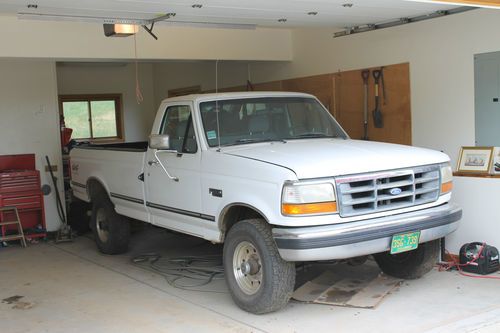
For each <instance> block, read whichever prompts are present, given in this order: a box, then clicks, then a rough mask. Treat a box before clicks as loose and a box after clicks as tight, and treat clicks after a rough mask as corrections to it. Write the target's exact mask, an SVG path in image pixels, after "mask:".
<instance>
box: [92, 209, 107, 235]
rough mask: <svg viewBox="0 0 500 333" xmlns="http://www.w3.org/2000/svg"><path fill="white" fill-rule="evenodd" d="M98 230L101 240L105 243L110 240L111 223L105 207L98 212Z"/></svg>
mask: <svg viewBox="0 0 500 333" xmlns="http://www.w3.org/2000/svg"><path fill="white" fill-rule="evenodd" d="M95 227H96V230H97V236H98V237H99V239H100V240H101V242H103V243H105V242H107V241H108V236H109V225H108V220H107V218H106V213H105V212H104V209H103V208H100V209H99V210H98V211H97V214H96V226H95Z"/></svg>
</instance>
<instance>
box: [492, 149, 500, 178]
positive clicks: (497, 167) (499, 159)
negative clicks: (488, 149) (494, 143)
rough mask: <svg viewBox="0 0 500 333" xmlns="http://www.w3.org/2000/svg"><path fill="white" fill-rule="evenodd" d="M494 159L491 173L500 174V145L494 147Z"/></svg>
mask: <svg viewBox="0 0 500 333" xmlns="http://www.w3.org/2000/svg"><path fill="white" fill-rule="evenodd" d="M492 159H493V161H492V162H491V170H490V173H491V174H492V175H498V174H500V147H495V148H493V158H492Z"/></svg>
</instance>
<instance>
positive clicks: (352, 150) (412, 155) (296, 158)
mask: <svg viewBox="0 0 500 333" xmlns="http://www.w3.org/2000/svg"><path fill="white" fill-rule="evenodd" d="M222 152H223V153H224V154H229V155H233V156H239V157H243V158H249V159H253V160H258V161H262V162H266V163H270V164H274V165H279V166H282V167H285V168H288V169H290V170H292V171H293V172H294V173H295V174H296V175H297V177H298V178H299V179H310V178H321V177H332V176H341V175H349V174H356V173H365V172H373V171H382V170H392V169H401V168H407V167H413V166H418V165H427V164H434V163H443V162H448V161H449V157H448V156H447V155H445V154H443V153H440V152H438V151H434V150H430V149H425V148H417V147H411V146H403V145H396V144H389V143H381V142H373V141H360V140H343V139H307V140H290V141H287V142H286V143H283V142H271V143H256V144H247V145H240V146H233V147H226V148H223V149H222Z"/></svg>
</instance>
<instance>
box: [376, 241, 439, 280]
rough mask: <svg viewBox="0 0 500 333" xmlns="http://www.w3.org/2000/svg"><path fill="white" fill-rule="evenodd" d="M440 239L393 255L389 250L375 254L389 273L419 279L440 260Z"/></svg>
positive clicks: (386, 272) (379, 262) (381, 266)
mask: <svg viewBox="0 0 500 333" xmlns="http://www.w3.org/2000/svg"><path fill="white" fill-rule="evenodd" d="M439 251H440V243H439V239H436V240H433V241H430V242H426V243H422V244H419V246H418V248H417V249H416V250H413V251H408V252H403V253H399V254H393V255H391V254H390V253H389V252H383V253H378V254H374V255H373V257H374V258H375V261H376V262H377V264H378V266H379V267H380V269H381V270H382V272H384V273H385V274H387V275H390V276H394V277H396V278H400V279H407V280H411V279H418V278H420V277H422V276H424V275H425V274H426V273H428V272H429V271H430V270H431V269H432V267H434V265H435V264H436V262H437V260H438V255H439Z"/></svg>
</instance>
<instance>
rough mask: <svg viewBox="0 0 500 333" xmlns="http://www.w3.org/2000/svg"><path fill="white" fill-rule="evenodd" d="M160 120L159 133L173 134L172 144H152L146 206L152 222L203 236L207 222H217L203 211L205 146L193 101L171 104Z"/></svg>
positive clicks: (146, 175) (171, 136) (147, 168)
mask: <svg viewBox="0 0 500 333" xmlns="http://www.w3.org/2000/svg"><path fill="white" fill-rule="evenodd" d="M157 123H158V119H157V121H156V122H155V125H156V126H157V128H159V130H158V132H157V133H156V134H162V135H169V139H170V147H169V149H168V150H157V149H152V148H151V147H149V149H148V152H147V155H146V165H145V184H146V206H147V207H148V209H149V212H150V213H151V215H152V223H153V224H156V225H160V226H163V227H166V228H169V229H173V230H177V231H181V232H184V233H188V234H192V235H196V236H199V237H203V236H202V235H203V229H204V225H205V224H206V223H214V222H213V221H211V218H210V217H207V216H204V215H203V214H201V208H202V206H201V177H200V165H201V150H200V148H199V144H198V138H197V136H196V133H195V128H196V127H195V126H194V117H193V113H192V108H191V105H189V104H179V105H170V106H168V107H167V108H166V110H165V111H164V113H163V115H162V119H161V122H160V125H159V126H158V125H157ZM153 133H154V131H153Z"/></svg>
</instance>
